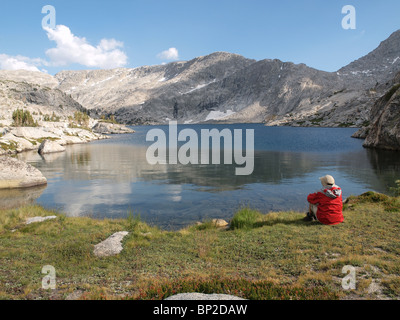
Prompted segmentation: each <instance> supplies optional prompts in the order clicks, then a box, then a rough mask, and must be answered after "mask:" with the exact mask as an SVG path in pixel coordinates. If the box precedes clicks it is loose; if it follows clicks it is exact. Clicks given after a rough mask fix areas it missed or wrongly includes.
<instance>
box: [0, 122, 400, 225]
mask: <svg viewBox="0 0 400 320" xmlns="http://www.w3.org/2000/svg"><path fill="white" fill-rule="evenodd" d="M154 128H155V127H147V126H142V127H135V128H134V129H135V130H136V133H135V134H130V135H118V136H112V138H111V139H110V140H103V141H98V142H93V143H90V144H84V145H73V146H69V147H67V151H66V152H65V153H59V154H51V155H46V156H44V157H41V156H39V155H38V154H37V153H36V152H29V153H23V154H20V155H18V158H19V159H21V160H24V161H26V162H28V163H30V164H32V165H33V166H35V167H37V168H38V169H39V170H41V171H42V173H43V174H44V175H45V176H46V177H47V179H48V186H47V187H44V188H43V187H42V188H34V189H30V190H19V191H3V192H0V203H3V207H4V206H9V207H10V206H15V205H20V204H24V203H26V202H32V201H36V202H37V203H39V204H41V205H43V206H44V207H46V208H54V209H58V210H61V211H63V212H65V213H66V214H67V215H69V216H91V217H95V218H102V217H108V218H119V217H127V215H128V212H129V211H131V212H133V213H134V214H140V216H141V218H142V219H143V220H145V221H147V222H149V223H151V224H155V225H158V226H161V227H162V228H165V229H177V228H181V227H184V226H186V225H188V224H193V223H195V222H196V221H201V220H205V219H208V218H222V219H230V218H231V217H232V216H233V214H234V212H235V211H236V210H238V209H239V208H240V207H242V206H249V207H252V208H256V209H259V210H261V211H262V212H265V213H268V212H269V211H279V210H296V211H304V212H305V211H306V209H307V204H306V197H307V195H308V194H309V193H311V192H315V191H316V190H318V189H320V187H321V186H320V182H319V179H318V178H319V177H321V176H323V175H326V174H331V175H333V176H334V177H335V178H336V181H337V184H338V185H339V186H341V187H342V189H343V192H344V197H348V196H349V195H352V194H353V195H358V194H361V193H363V192H365V191H368V190H374V191H378V192H388V190H389V187H391V186H394V181H395V180H396V179H400V157H399V155H400V154H399V153H396V152H387V151H375V150H369V149H364V148H363V147H362V140H358V139H352V138H351V135H352V134H353V133H354V132H355V131H356V129H347V128H346V129H333V128H291V127H265V126H263V125H247V124H246V125H192V126H189V125H183V126H179V128H178V129H179V130H181V129H184V128H192V129H195V130H196V131H198V132H199V130H200V129H202V128H208V129H212V128H217V129H219V130H222V129H224V128H229V129H243V130H244V129H254V130H255V156H254V172H253V174H252V175H250V176H236V175H235V168H236V167H237V166H236V164H233V165H150V164H149V163H148V162H147V160H146V151H147V148H148V146H149V145H150V144H152V143H150V142H146V141H145V140H146V134H147V132H148V131H149V130H150V129H154ZM156 128H161V129H163V130H164V131H167V130H168V127H167V126H158V127H156ZM35 199H36V200H35Z"/></svg>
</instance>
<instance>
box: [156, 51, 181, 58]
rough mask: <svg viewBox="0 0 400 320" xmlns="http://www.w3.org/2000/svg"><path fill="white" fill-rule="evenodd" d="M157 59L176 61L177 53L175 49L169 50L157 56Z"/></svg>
mask: <svg viewBox="0 0 400 320" xmlns="http://www.w3.org/2000/svg"><path fill="white" fill-rule="evenodd" d="M157 57H158V58H159V59H161V60H178V59H179V52H178V49H176V48H169V49H168V50H165V51H163V52H161V53H159V54H158V55H157Z"/></svg>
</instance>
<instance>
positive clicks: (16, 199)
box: [0, 186, 47, 209]
mask: <svg viewBox="0 0 400 320" xmlns="http://www.w3.org/2000/svg"><path fill="white" fill-rule="evenodd" d="M46 188H47V186H39V187H34V188H28V189H12V190H0V207H1V209H12V208H18V207H21V206H26V205H30V204H34V203H35V201H36V199H38V198H39V197H40V196H41V195H42V194H43V191H44V190H45V189H46Z"/></svg>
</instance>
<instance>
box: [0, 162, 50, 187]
mask: <svg viewBox="0 0 400 320" xmlns="http://www.w3.org/2000/svg"><path fill="white" fill-rule="evenodd" d="M0 168H1V170H0V189H14V188H29V187H34V186H39V185H44V184H47V179H46V178H45V177H44V176H43V174H42V173H41V172H40V171H39V170H38V169H36V168H34V167H33V166H31V165H29V164H26V163H24V162H22V161H19V160H17V159H14V158H10V157H0Z"/></svg>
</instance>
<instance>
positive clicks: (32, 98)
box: [0, 70, 85, 125]
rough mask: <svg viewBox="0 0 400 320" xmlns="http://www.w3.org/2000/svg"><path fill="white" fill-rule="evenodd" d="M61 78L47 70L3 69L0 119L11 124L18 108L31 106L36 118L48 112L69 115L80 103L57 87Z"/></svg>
mask: <svg viewBox="0 0 400 320" xmlns="http://www.w3.org/2000/svg"><path fill="white" fill-rule="evenodd" d="M57 87H58V81H57V80H56V79H55V78H54V77H52V76H50V75H47V74H44V73H41V72H32V71H22V70H19V71H4V70H0V120H2V123H3V122H4V123H3V125H4V124H7V125H9V124H10V122H11V119H12V113H13V112H14V111H15V110H16V109H24V110H28V111H29V112H30V113H31V114H33V117H34V119H35V120H36V121H41V120H43V119H44V118H45V116H48V117H49V118H51V117H52V116H53V118H57V117H59V118H61V119H65V120H66V119H67V118H68V117H69V116H73V115H74V113H75V112H76V111H85V109H84V108H83V107H82V105H81V104H79V103H78V102H77V101H75V100H74V99H73V98H72V97H71V96H70V95H67V94H66V93H64V92H63V91H61V90H59V89H58V88H57Z"/></svg>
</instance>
